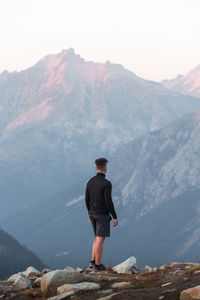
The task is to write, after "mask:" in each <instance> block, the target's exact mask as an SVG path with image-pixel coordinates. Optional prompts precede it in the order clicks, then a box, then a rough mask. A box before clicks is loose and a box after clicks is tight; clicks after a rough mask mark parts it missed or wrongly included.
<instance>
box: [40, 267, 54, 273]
mask: <svg viewBox="0 0 200 300" xmlns="http://www.w3.org/2000/svg"><path fill="white" fill-rule="evenodd" d="M51 271H53V270H52V269H48V268H45V269H43V270H42V274H47V273H48V272H51Z"/></svg>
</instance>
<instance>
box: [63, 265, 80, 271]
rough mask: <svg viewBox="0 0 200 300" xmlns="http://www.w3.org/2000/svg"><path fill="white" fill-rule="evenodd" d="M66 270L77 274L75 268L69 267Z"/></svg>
mask: <svg viewBox="0 0 200 300" xmlns="http://www.w3.org/2000/svg"><path fill="white" fill-rule="evenodd" d="M64 270H66V271H68V272H77V270H75V269H74V268H72V267H70V266H68V267H65V268H64Z"/></svg>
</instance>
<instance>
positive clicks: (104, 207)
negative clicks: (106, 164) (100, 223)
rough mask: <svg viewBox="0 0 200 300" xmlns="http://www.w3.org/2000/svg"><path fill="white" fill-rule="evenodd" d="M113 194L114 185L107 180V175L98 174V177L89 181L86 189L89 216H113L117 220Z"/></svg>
mask: <svg viewBox="0 0 200 300" xmlns="http://www.w3.org/2000/svg"><path fill="white" fill-rule="evenodd" d="M111 192H112V185H111V182H110V181H109V180H107V179H106V178H105V174H103V173H100V172H98V173H97V175H96V176H94V177H92V178H91V179H90V180H89V181H88V183H87V188H86V205H87V208H88V212H89V214H94V215H109V214H111V215H112V216H113V218H114V219H117V216H116V212H115V209H114V206H113V202H112V197H111Z"/></svg>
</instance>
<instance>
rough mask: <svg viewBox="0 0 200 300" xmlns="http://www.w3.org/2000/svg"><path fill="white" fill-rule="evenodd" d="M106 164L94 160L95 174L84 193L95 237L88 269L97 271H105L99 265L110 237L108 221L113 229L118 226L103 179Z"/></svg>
mask: <svg viewBox="0 0 200 300" xmlns="http://www.w3.org/2000/svg"><path fill="white" fill-rule="evenodd" d="M107 163H108V160H107V159H105V158H98V159H96V160H95V164H96V170H97V174H96V176H94V177H92V178H91V179H90V180H89V181H88V183H87V187H86V192H85V203H86V206H87V209H88V213H89V217H90V221H91V223H92V226H93V229H94V234H95V236H96V239H95V241H94V243H93V246H92V260H91V261H90V262H89V268H93V269H95V270H98V271H102V270H104V269H105V266H104V265H103V264H102V263H101V257H102V253H103V245H104V240H105V238H106V237H109V236H110V221H111V219H112V217H113V226H114V227H115V226H117V224H118V220H117V215H116V212H115V209H114V205H113V201H112V196H111V193H112V185H111V182H110V181H108V180H107V179H106V178H105V175H106V172H107ZM110 214H111V215H112V217H111V216H110Z"/></svg>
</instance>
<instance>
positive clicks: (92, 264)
mask: <svg viewBox="0 0 200 300" xmlns="http://www.w3.org/2000/svg"><path fill="white" fill-rule="evenodd" d="M94 267H95V260H90V261H89V269H94Z"/></svg>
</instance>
